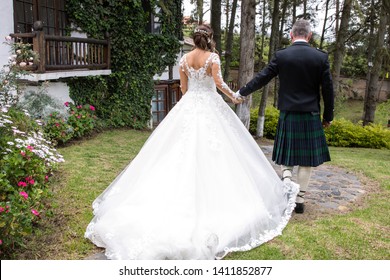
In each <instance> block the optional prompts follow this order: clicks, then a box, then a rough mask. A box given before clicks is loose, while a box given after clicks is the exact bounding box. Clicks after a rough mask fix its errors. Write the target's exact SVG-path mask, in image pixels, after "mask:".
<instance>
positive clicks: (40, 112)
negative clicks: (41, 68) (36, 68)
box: [17, 82, 66, 119]
mask: <svg viewBox="0 0 390 280" xmlns="http://www.w3.org/2000/svg"><path fill="white" fill-rule="evenodd" d="M48 85H49V83H48V82H44V83H43V84H42V85H41V86H40V87H39V88H38V90H37V91H33V90H29V91H28V92H24V93H23V95H22V96H21V97H20V98H19V102H18V104H17V105H18V107H20V108H22V109H25V110H27V111H28V113H29V114H30V115H31V117H32V118H34V119H45V118H47V117H48V116H49V115H50V114H52V113H53V112H61V114H65V113H66V110H64V106H61V105H62V104H61V105H60V104H59V101H58V100H56V99H54V98H53V97H51V96H50V95H48V94H47V88H48Z"/></svg>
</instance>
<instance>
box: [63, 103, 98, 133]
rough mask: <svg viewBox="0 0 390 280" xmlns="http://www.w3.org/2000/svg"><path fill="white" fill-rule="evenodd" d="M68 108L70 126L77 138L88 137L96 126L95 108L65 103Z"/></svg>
mask: <svg viewBox="0 0 390 280" xmlns="http://www.w3.org/2000/svg"><path fill="white" fill-rule="evenodd" d="M65 106H66V107H68V108H69V109H68V113H69V116H68V121H67V122H68V124H69V125H70V126H71V127H72V128H73V135H74V137H75V138H80V137H83V136H88V135H90V134H91V132H92V131H93V129H94V128H95V126H96V119H97V117H96V115H95V107H94V106H92V105H75V104H73V103H71V102H65Z"/></svg>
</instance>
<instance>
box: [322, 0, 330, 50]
mask: <svg viewBox="0 0 390 280" xmlns="http://www.w3.org/2000/svg"><path fill="white" fill-rule="evenodd" d="M329 2H330V0H326V4H325V18H324V25H323V26H322V32H321V40H320V49H322V47H323V45H324V40H325V31H326V22H327V19H328V12H329V11H328V10H329Z"/></svg>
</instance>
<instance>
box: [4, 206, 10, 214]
mask: <svg viewBox="0 0 390 280" xmlns="http://www.w3.org/2000/svg"><path fill="white" fill-rule="evenodd" d="M5 208H6V209H7V210H6V211H5V213H8V212H9V205H7V206H5Z"/></svg>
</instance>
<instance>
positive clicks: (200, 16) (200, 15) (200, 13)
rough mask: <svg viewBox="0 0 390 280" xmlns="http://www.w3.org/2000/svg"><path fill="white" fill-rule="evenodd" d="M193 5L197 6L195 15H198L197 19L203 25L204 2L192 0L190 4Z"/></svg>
mask: <svg viewBox="0 0 390 280" xmlns="http://www.w3.org/2000/svg"><path fill="white" fill-rule="evenodd" d="M190 3H191V4H194V3H195V4H196V6H195V15H196V18H197V20H198V24H202V23H203V16H204V12H203V0H191V2H190Z"/></svg>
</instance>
